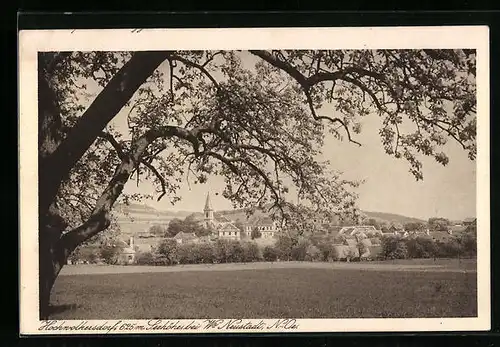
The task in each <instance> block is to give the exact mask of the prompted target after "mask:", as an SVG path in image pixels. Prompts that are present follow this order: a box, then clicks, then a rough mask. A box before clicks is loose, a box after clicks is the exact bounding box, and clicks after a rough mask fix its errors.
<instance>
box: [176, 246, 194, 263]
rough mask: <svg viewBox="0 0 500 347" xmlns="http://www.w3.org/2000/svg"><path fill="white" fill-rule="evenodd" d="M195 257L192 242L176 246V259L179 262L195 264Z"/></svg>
mask: <svg viewBox="0 0 500 347" xmlns="http://www.w3.org/2000/svg"><path fill="white" fill-rule="evenodd" d="M197 259H198V257H197V255H196V252H195V245H194V244H189V243H187V244H181V245H179V246H178V247H177V261H178V262H179V264H196V263H197Z"/></svg>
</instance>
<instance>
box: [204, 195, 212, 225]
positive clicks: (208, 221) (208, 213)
mask: <svg viewBox="0 0 500 347" xmlns="http://www.w3.org/2000/svg"><path fill="white" fill-rule="evenodd" d="M203 212H204V220H205V228H209V227H211V226H212V225H213V221H214V209H213V208H212V203H211V202H210V193H207V200H206V201H205V208H204V209H203Z"/></svg>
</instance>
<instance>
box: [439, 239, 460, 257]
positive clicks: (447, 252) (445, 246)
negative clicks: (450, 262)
mask: <svg viewBox="0 0 500 347" xmlns="http://www.w3.org/2000/svg"><path fill="white" fill-rule="evenodd" d="M436 244H437V248H438V257H441V258H453V257H457V256H460V251H461V247H460V244H459V242H458V240H457V239H455V238H452V239H449V240H448V241H447V242H443V241H437V242H436Z"/></svg>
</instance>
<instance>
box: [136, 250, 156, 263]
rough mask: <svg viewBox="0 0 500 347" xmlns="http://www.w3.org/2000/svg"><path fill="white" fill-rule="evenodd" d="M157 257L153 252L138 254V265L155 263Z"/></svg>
mask: <svg viewBox="0 0 500 347" xmlns="http://www.w3.org/2000/svg"><path fill="white" fill-rule="evenodd" d="M154 261H155V258H154V256H153V254H151V252H144V253H139V254H136V256H135V262H136V263H137V264H138V265H154Z"/></svg>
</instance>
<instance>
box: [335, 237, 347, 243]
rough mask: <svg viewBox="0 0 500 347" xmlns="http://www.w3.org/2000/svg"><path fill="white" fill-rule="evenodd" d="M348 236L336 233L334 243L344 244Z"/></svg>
mask: <svg viewBox="0 0 500 347" xmlns="http://www.w3.org/2000/svg"><path fill="white" fill-rule="evenodd" d="M346 239H347V238H346V237H345V235H336V236H335V237H334V238H333V243H335V244H337V245H344V244H345V242H346Z"/></svg>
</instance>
